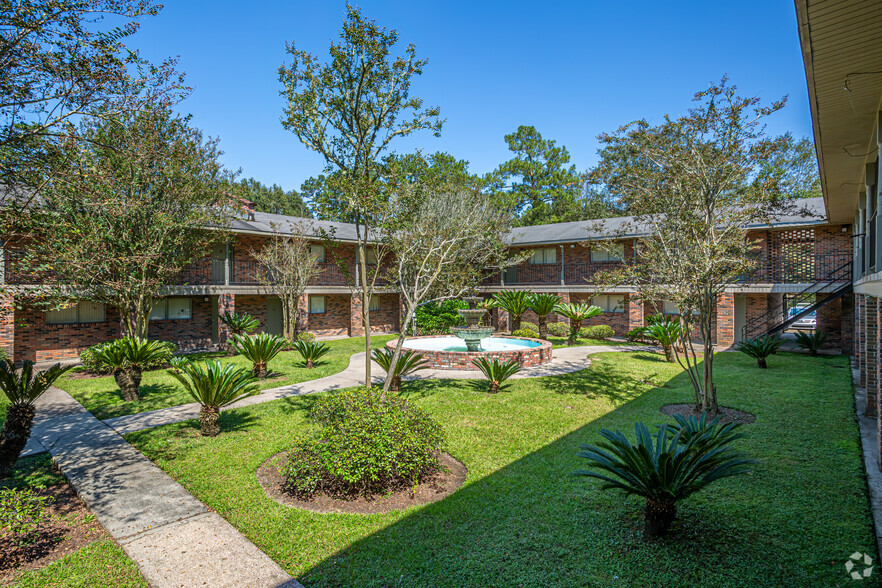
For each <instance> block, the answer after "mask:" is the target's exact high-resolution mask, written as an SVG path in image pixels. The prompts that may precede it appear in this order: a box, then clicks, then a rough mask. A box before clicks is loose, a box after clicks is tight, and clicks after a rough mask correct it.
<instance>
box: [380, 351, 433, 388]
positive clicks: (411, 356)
mask: <svg viewBox="0 0 882 588" xmlns="http://www.w3.org/2000/svg"><path fill="white" fill-rule="evenodd" d="M393 355H395V352H394V351H392V350H391V349H374V350H373V352H372V353H371V359H373V360H374V361H375V362H376V363H377V365H379V366H380V367H381V368H383V371H384V372H386V373H387V374H388V373H389V370H390V369H392V356H393ZM428 363H429V362H428V361H426V359H425V358H424V357H423V354H422V353H417V352H415V351H413V350H410V349H402V350H401V353H400V354H399V356H398V362H397V363H396V364H395V372H394V373H393V374H392V381H391V383H390V385H389V391H390V392H398V391H399V390H401V378H402V377H404V376H408V375H410V374H412V373H413V372H418V371H420V370H425V369H429V368H428Z"/></svg>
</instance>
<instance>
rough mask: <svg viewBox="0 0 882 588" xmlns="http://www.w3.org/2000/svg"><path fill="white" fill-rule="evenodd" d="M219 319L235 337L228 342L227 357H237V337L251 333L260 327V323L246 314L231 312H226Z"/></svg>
mask: <svg viewBox="0 0 882 588" xmlns="http://www.w3.org/2000/svg"><path fill="white" fill-rule="evenodd" d="M218 318H219V319H220V322H222V323H223V324H225V325H226V326H227V327H229V328H230V331H231V332H232V334H233V336H232V337H231V338H230V339H228V340H227V355H228V356H231V357H232V356H233V355H236V346H235V345H234V341H235V338H236V335H244V334H245V333H250V332H251V331H253V330H254V329H256V328H257V327H259V326H260V321H259V320H257V319H256V318H254V317H253V316H251V315H250V314H248V313H246V312H233V313H231V312H230V311H226V312H224V313H223V314H222V315H220V316H219V317H218Z"/></svg>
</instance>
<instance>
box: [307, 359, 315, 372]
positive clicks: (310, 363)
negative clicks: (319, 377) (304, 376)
mask: <svg viewBox="0 0 882 588" xmlns="http://www.w3.org/2000/svg"><path fill="white" fill-rule="evenodd" d="M314 367H315V364H314V362H313V361H312V359H307V360H306V369H308V370H311V369H312V368H314Z"/></svg>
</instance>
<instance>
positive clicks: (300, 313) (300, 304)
mask: <svg viewBox="0 0 882 588" xmlns="http://www.w3.org/2000/svg"><path fill="white" fill-rule="evenodd" d="M308 330H309V294H301V295H300V298H298V299H297V332H298V333H304V332H306V331H308Z"/></svg>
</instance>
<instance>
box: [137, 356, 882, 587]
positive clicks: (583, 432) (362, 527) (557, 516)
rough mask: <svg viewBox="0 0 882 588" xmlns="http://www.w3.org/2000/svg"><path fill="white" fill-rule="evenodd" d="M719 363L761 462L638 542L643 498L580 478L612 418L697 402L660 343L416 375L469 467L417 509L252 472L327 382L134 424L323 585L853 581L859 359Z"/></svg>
mask: <svg viewBox="0 0 882 588" xmlns="http://www.w3.org/2000/svg"><path fill="white" fill-rule="evenodd" d="M716 365H717V370H718V371H717V374H718V389H719V396H720V398H721V400H722V403H723V404H725V405H728V406H735V407H738V408H740V409H742V410H746V411H750V412H752V413H754V414H756V415H757V417H758V420H757V422H756V423H755V424H752V425H749V426H747V427H745V429H746V432H747V433H748V437H747V438H746V439H744V440H742V441H741V442H740V446H741V448H742V449H743V450H745V451H747V452H748V453H749V454H751V455H752V456H753V457H755V458H757V459H758V460H759V463H758V464H757V465H756V466H755V469H754V472H753V473H752V474H751V475H748V476H742V477H740V478H733V479H728V480H724V481H722V482H720V483H718V484H717V485H716V486H711V487H710V488H709V489H708V490H707V491H705V492H704V493H699V494H697V495H695V496H693V497H691V498H690V499H688V500H686V501H685V502H682V503H681V504H680V505H679V518H678V520H677V522H676V523H675V526H674V528H673V529H672V532H671V534H670V536H669V537H667V538H666V539H665V540H664V541H661V542H645V541H643V540H642V539H641V533H640V529H641V525H642V501H641V500H640V499H637V498H626V497H623V496H622V495H621V494H619V493H617V492H609V491H607V492H604V491H601V490H600V483H599V482H597V481H593V480H587V479H584V478H574V477H571V476H570V475H569V474H570V472H572V471H573V470H575V469H577V468H579V467H581V466H582V465H583V464H582V463H581V462H580V460H579V459H578V458H577V457H575V453H576V452H577V450H578V446H579V444H580V443H584V442H594V441H597V440H598V431H599V429H600V428H602V427H607V428H613V429H622V430H627V431H628V432H629V433H630V434H631V435H633V424H634V421H636V420H642V421H645V422H647V423H653V424H655V423H661V422H663V421H664V420H665V418H666V417H664V416H663V415H661V414H660V413H659V407H660V406H662V405H663V404H666V403H670V402H688V401H690V399H691V397H692V392H691V389H690V388H688V383H687V381H686V378H685V377H684V375H683V373H682V372H681V371H680V369H679V368H678V367H677V366H676V365H672V364H668V363H665V362H664V361H663V359H662V358H661V357H660V356H658V355H656V354H651V353H615V354H613V353H610V354H602V355H598V356H594V362H593V364H592V366H591V367H590V368H588V369H586V370H583V371H581V372H577V373H574V374H567V375H563V376H556V377H550V378H543V379H532V380H530V379H523V380H516V381H514V382H513V383H512V384H511V386H510V387H509V388H508V389H506V390H504V391H503V392H502V393H500V394H497V395H488V394H486V393H484V392H483V389H484V388H483V382H468V381H459V382H451V381H420V382H408V383H407V384H406V385H405V390H404V392H403V394H405V395H406V396H408V397H409V398H411V399H412V401H413V402H414V403H416V404H417V405H419V406H421V407H422V408H424V409H426V410H428V411H429V412H431V413H432V414H433V415H434V416H435V417H436V418H438V419H439V421H440V422H441V423H442V424H443V425H444V427H445V429H446V430H447V432H448V436H449V452H450V453H451V454H453V455H454V456H455V457H457V458H458V459H460V460H462V461H463V462H464V463H465V464H466V465H467V466H468V468H469V474H468V479H467V481H466V484H465V486H463V487H462V488H461V489H460V490H459V491H457V492H456V493H454V494H453V495H451V496H450V497H448V498H446V499H444V500H442V501H440V502H437V503H434V504H430V505H426V506H423V507H416V508H413V509H410V510H408V511H405V512H398V513H389V514H383V515H371V516H358V515H322V514H315V513H311V512H306V511H302V510H297V509H294V508H290V507H286V506H282V505H280V504H278V503H276V502H274V501H272V500H270V499H269V498H267V497H266V496H265V494H264V493H263V491H262V489H261V487H260V486H259V484H258V482H257V480H256V479H255V471H256V469H257V468H258V466H259V465H260V464H261V463H262V462H263V461H264V460H266V459H267V458H269V457H270V456H271V455H273V454H275V453H276V452H279V451H282V450H284V449H286V448H287V447H288V446H289V445H290V444H291V441H292V439H293V438H294V437H295V436H297V435H298V434H299V433H301V432H302V431H303V429H304V426H311V425H309V424H308V423H307V422H306V421H305V419H304V412H305V408H306V407H307V406H308V405H309V404H310V403H311V402H313V401H314V397H294V398H288V399H284V400H280V401H275V402H271V403H267V404H263V405H259V406H254V407H249V408H245V409H237V410H233V411H229V412H227V413H224V414H223V416H222V417H221V422H222V423H224V424H226V426H227V427H228V430H226V431H225V432H223V433H222V434H221V436H220V437H217V438H214V439H207V438H201V437H199V436H198V435H197V431H196V425H195V423H194V422H189V423H180V424H175V425H169V426H165V427H161V428H158V429H153V430H148V431H143V432H139V433H133V434H131V435H128V437H127V438H128V439H129V440H130V441H131V442H132V443H134V444H135V445H136V446H137V447H139V448H140V449H141V450H142V451H144V453H145V454H146V455H147V456H148V457H150V458H151V459H153V460H154V461H155V462H156V463H157V464H159V465H160V466H161V467H162V468H164V469H165V470H166V471H167V472H169V473H170V474H171V475H172V476H173V477H174V478H175V479H177V480H179V481H180V482H181V483H182V484H183V485H184V486H186V487H187V488H188V489H189V490H190V491H191V492H193V493H194V494H195V495H196V496H198V497H199V498H200V499H201V500H203V501H204V502H205V503H206V504H208V505H209V506H210V507H211V508H212V509H214V510H216V511H217V512H218V513H220V514H221V515H223V516H224V517H225V518H227V520H229V521H230V522H231V523H232V524H233V525H235V526H236V527H237V528H238V529H239V530H240V531H242V532H243V533H244V534H245V535H247V536H248V538H249V539H250V540H251V541H253V542H254V543H255V544H257V546H258V547H260V548H261V549H262V550H263V551H265V552H266V553H267V554H269V555H270V556H271V557H272V558H273V559H275V560H276V561H278V562H279V563H280V564H281V565H282V567H284V568H285V569H286V570H287V571H288V572H290V573H291V574H293V575H295V576H297V577H298V578H299V579H300V580H301V581H302V582H303V583H304V584H305V585H306V586H308V587H310V588H312V587H317V586H456V587H459V586H474V585H481V586H586V585H600V586H698V585H703V586H781V585H787V586H812V587H815V586H836V585H840V586H845V585H849V586H851V585H852V581H851V580H850V579H849V578H848V577H847V576H846V574H845V568H844V566H843V564H844V562H845V560H846V558H847V557H848V556H849V555H850V554H852V553H853V552H855V551H861V552H865V553H869V554H875V553H876V545H875V540H874V534H873V530H872V525H871V519H870V513H869V505H868V500H867V495H866V489H865V482H864V474H863V472H862V466H861V460H860V449H859V447H860V445H859V438H858V432H857V425H856V423H855V420H854V401H853V396H852V387H851V383H850V379H849V369H848V360H847V358H844V357H816V358H813V357H808V356H804V355H796V354H786V353H779V354H778V355H776V356H774V357H772V358H771V361H770V367H769V369H768V370H759V369H757V368H756V367H755V364H754V361H753V360H751V359H750V358H748V357H745V356H743V355H741V354H737V353H721V354H719V355H718V356H717V359H716ZM880 577H882V576H880ZM876 581H877V578H876V577H874V578H873V582H876ZM865 583H867V584H868V583H870V582H865Z"/></svg>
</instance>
